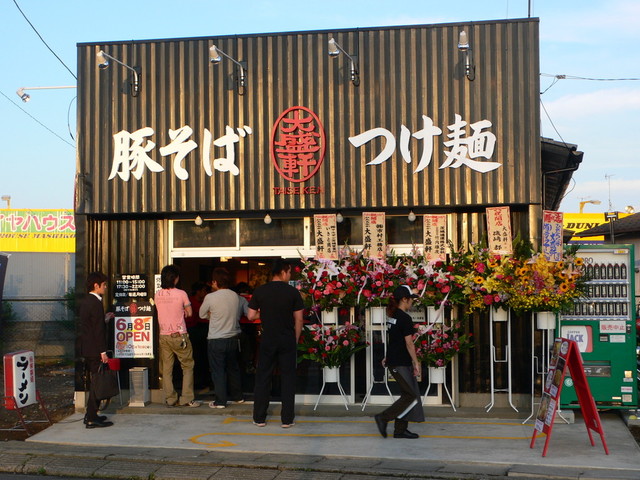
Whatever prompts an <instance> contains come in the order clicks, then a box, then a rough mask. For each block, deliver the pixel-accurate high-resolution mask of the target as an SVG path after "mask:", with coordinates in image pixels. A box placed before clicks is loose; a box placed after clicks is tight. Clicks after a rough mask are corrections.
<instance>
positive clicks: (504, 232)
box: [487, 207, 513, 255]
mask: <svg viewBox="0 0 640 480" xmlns="http://www.w3.org/2000/svg"><path fill="white" fill-rule="evenodd" d="M487 232H488V235H489V250H490V251H491V253H495V254H497V255H511V254H512V253H513V245H512V239H511V211H510V210H509V207H489V208H487Z"/></svg>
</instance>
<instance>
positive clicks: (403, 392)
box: [380, 367, 420, 433]
mask: <svg viewBox="0 0 640 480" xmlns="http://www.w3.org/2000/svg"><path fill="white" fill-rule="evenodd" d="M389 370H390V371H391V375H393V378H394V379H395V380H396V383H397V384H398V386H399V387H400V398H398V400H396V401H395V402H394V403H393V405H391V406H390V407H389V408H387V409H386V410H385V411H383V412H382V413H380V417H381V418H382V419H383V420H384V421H385V422H390V421H391V420H395V423H394V428H393V433H402V432H404V431H405V430H406V429H407V427H408V426H409V422H408V420H406V419H405V418H404V417H405V415H406V414H407V413H409V411H410V410H411V409H412V408H413V407H414V406H415V405H416V403H417V404H420V396H417V395H416V392H415V391H414V389H413V387H412V386H411V385H409V383H408V382H407V381H406V380H405V378H404V377H403V376H402V375H400V373H398V372H397V371H396V369H395V368H393V367H390V368H389Z"/></svg>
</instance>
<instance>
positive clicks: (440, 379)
mask: <svg viewBox="0 0 640 480" xmlns="http://www.w3.org/2000/svg"><path fill="white" fill-rule="evenodd" d="M428 369H429V385H427V389H426V390H425V392H424V395H423V396H422V404H423V405H426V404H427V403H426V402H427V395H429V391H430V390H431V386H432V385H437V386H438V388H440V387H442V388H443V389H444V391H445V392H446V393H447V397H448V398H449V403H450V404H451V408H453V411H454V412H457V410H456V406H455V404H454V403H453V399H452V398H451V393H449V389H448V388H447V381H446V378H447V365H445V366H444V367H428Z"/></svg>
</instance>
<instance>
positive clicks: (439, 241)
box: [423, 215, 447, 261]
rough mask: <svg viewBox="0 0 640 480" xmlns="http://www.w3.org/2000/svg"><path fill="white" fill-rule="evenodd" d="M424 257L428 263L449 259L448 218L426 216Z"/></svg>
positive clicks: (443, 216)
mask: <svg viewBox="0 0 640 480" xmlns="http://www.w3.org/2000/svg"><path fill="white" fill-rule="evenodd" d="M423 218H424V220H423V223H424V228H423V231H424V256H425V259H426V260H428V261H433V260H442V261H445V260H446V259H447V216H446V215H424V217H423Z"/></svg>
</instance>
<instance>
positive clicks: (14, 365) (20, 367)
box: [3, 350, 38, 410]
mask: <svg viewBox="0 0 640 480" xmlns="http://www.w3.org/2000/svg"><path fill="white" fill-rule="evenodd" d="M35 367H36V360H35V355H34V354H33V352H32V351H30V350H19V351H17V352H12V353H7V354H5V355H4V357H3V368H4V396H5V404H4V407H5V408H6V409H7V410H16V409H18V408H22V407H26V406H27V405H32V404H34V403H37V402H38V398H37V397H36V370H35Z"/></svg>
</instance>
